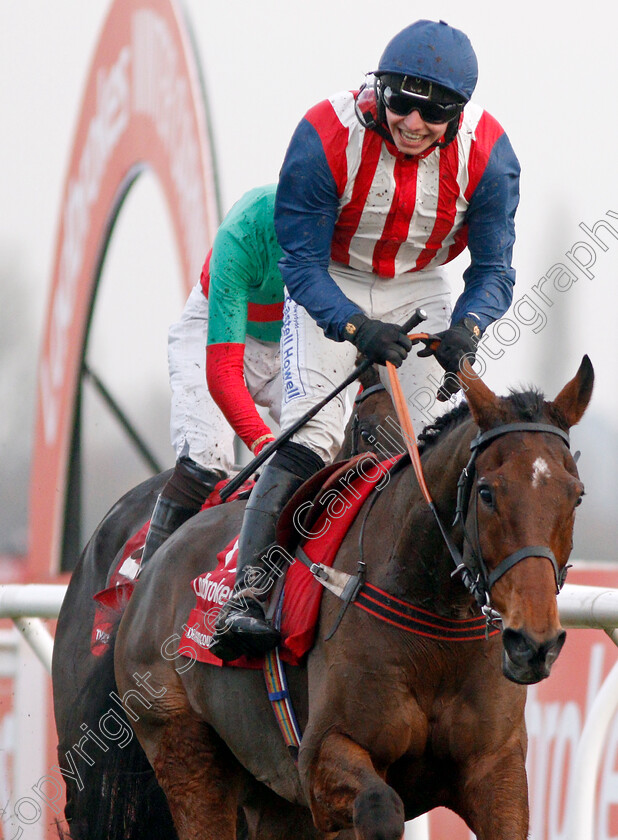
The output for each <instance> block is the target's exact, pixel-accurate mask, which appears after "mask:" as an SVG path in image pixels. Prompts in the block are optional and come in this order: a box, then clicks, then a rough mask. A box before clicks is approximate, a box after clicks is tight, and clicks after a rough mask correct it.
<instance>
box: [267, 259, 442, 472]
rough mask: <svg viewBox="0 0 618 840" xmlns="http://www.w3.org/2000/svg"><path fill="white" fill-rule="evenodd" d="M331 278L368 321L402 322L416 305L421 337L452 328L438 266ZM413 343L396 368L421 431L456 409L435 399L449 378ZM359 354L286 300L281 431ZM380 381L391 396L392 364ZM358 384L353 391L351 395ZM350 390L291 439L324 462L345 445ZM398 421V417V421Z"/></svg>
mask: <svg viewBox="0 0 618 840" xmlns="http://www.w3.org/2000/svg"><path fill="white" fill-rule="evenodd" d="M329 273H330V275H331V276H332V277H333V279H334V280H335V282H336V283H337V285H338V286H339V287H340V288H341V290H342V291H343V292H344V294H345V295H346V296H347V297H348V298H349V299H350V300H351V301H353V302H354V303H356V304H357V305H358V306H360V308H361V309H362V310H363V312H364V313H365V314H366V315H367V316H368V317H369V318H379V319H380V320H382V321H389V322H391V323H397V324H403V323H404V322H405V321H406V320H407V319H408V318H409V317H410V316H411V315H412V313H413V312H414V310H415V309H416V308H417V307H422V308H423V309H424V310H425V312H426V313H427V316H428V317H427V320H426V321H424V322H423V323H422V324H421V325H420V326H419V327H418V328H417V329H416V332H430V333H432V332H438V331H440V330H444V329H446V328H447V327H448V325H449V321H450V316H451V303H450V289H449V286H448V282H447V280H446V277H445V275H444V273H443V272H442V271H441V270H440V269H438V270H435V269H432V270H430V271H422V272H418V273H415V274H406V275H400V276H398V277H394V278H392V279H390V278H389V279H385V278H381V277H377V276H376V275H372V274H367V273H364V272H359V271H356V270H353V269H350V268H348V267H347V266H342V265H339V264H333V263H331V265H330V267H329ZM422 347H424V345H422V344H420V345H415V346H414V347H413V348H412V350H411V352H410V354H409V355H408V358H407V359H406V360H405V362H404V363H403V364H402V365H401V367H400V368H399V369H398V371H397V372H398V374H399V379H400V381H401V386H402V389H403V393H404V395H405V397H406V400H407V403H408V408H409V411H410V417H411V420H412V425H413V427H414V431H415V433H416V434H417V435H418V433H419V432H420V431H421V430H422V429H423V427H424V426H425V425H427V424H428V423H430V422H433V420H435V418H436V417H437V416H438V415H440V414H442V413H444V411H445V410H447V409H449V408H451V407H452V404H451V403H449V402H446V403H439V402H437V401H436V396H435V395H436V390H437V388H438V386H439V384H440V381H441V380H442V377H443V375H444V371H443V369H442V368H441V367H440V365H439V364H438V362H437V361H436V359H435V358H434V357H433V356H430V357H429V358H421V359H419V358H418V356H417V355H416V353H417V351H418V350H419V349H421V348H422ZM356 358H357V350H356V348H355V347H354V345H352V344H351V343H350V342H349V341H343V342H337V341H332V340H331V339H328V338H326V337H325V336H324V333H323V332H322V330H321V329H320V328H319V327H318V326H317V324H316V323H315V321H314V320H313V319H312V318H311V316H310V315H309V314H308V313H307V311H306V310H305V309H304V308H303V307H302V306H299V305H298V304H296V303H295V302H294V301H292V300H291V299H290V298H289V297H287V296H286V301H285V310H284V321H283V330H282V333H281V360H282V366H283V370H282V373H283V400H284V401H283V406H282V411H281V428H282V430H283V431H285V429H288V428H289V427H290V426H291V425H292V424H293V423H294V422H295V421H296V420H298V419H299V418H300V417H301V416H302V415H303V414H304V413H305V412H307V411H308V410H309V409H311V408H312V407H313V406H314V405H315V404H316V403H317V402H319V401H320V400H321V399H323V398H324V397H325V396H326V395H327V394H328V393H329V392H330V391H332V390H334V388H336V386H337V385H339V384H340V383H341V382H343V380H344V379H345V378H346V376H348V374H349V373H350V372H351V371H352V370H353V368H354V366H355V364H356ZM379 370H380V378H381V379H382V382H383V383H384V385H385V387H386V388H387V389H388V390H389V391H390V384H389V381H388V373H387V370H386V367H384V366H382V365H380V367H379ZM357 389H358V385H356V384H354V385H352V386H350V390H351V392H352V397H353V395H354V394H355V393H356V391H357ZM345 403H346V400H345V393H342V394H340V395H339V396H338V397H336V398H335V399H333V400H331V401H330V402H329V403H328V404H327V405H326V406H325V407H324V408H323V409H321V411H319V412H318V413H317V414H316V416H315V417H314V418H313V419H312V420H310V421H308V422H307V423H306V424H305V425H304V426H303V427H302V428H301V429H299V431H298V432H296V433H295V434H294V436H293V437H292V440H293V441H295V442H297V443H302V444H304V445H305V446H307V447H309V449H312V450H313V451H314V452H316V453H317V454H318V455H320V457H321V458H323V459H324V461H325V462H326V463H330V462H332V460H333V458H334V456H335V454H336V453H337V451H338V450H339V448H340V447H341V444H342V441H343V436H344V428H345V422H344V417H345ZM393 419H394V420H395V421H396V417H394V418H393Z"/></svg>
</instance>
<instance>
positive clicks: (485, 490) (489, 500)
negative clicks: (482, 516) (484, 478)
mask: <svg viewBox="0 0 618 840" xmlns="http://www.w3.org/2000/svg"><path fill="white" fill-rule="evenodd" d="M479 496H480V498H481V501H482V502H484V503H485V504H486V505H491V507H493V505H494V494H493V493H492V492H491V488H489V487H488V486H487V485H486V484H483V485H481V486H480V487H479Z"/></svg>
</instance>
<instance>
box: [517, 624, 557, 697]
mask: <svg viewBox="0 0 618 840" xmlns="http://www.w3.org/2000/svg"><path fill="white" fill-rule="evenodd" d="M565 639H566V632H565V631H564V630H560V632H559V633H557V634H556V635H555V636H554V637H553V639H549V640H547V641H543V642H535V641H534V640H533V639H531V638H530V636H528V634H527V633H525V632H523V631H522V630H513V629H511V628H510V627H507V628H506V629H505V630H504V632H503V633H502V645H503V652H502V673H503V674H504V676H505V677H507V679H509V680H511V681H512V682H515V683H520V684H521V685H532V684H533V683H538V682H540V681H541V680H544V679H546V677H548V676H549V674H550V671H551V668H552V665H553V664H554V662H555V661H556V659H557V658H558V654H559V653H560V651H561V650H562V646H563V644H564V640H565Z"/></svg>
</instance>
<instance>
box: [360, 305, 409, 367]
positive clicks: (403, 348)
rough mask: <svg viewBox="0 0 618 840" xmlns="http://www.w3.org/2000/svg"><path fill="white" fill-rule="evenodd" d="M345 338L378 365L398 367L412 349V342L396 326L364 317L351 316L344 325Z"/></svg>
mask: <svg viewBox="0 0 618 840" xmlns="http://www.w3.org/2000/svg"><path fill="white" fill-rule="evenodd" d="M343 334H344V336H345V338H347V340H348V341H351V342H352V344H354V346H355V347H357V348H358V350H359V351H360V352H361V353H362V354H363V356H365V357H366V358H367V359H369V361H370V362H375V363H376V364H378V365H385V364H386V363H387V362H391V363H392V364H393V365H394V366H395V367H397V368H398V367H399V366H400V365H401V363H402V362H403V360H404V359H405V358H406V356H407V355H408V353H409V352H410V350H411V349H412V342H411V341H410V339H409V338H408V336H407V335H406V334H405V333H404V332H402V331H401V327H399V326H398V325H397V324H385V323H384V321H377V320H373V319H371V318H368V317H367V316H366V315H362V314H358V315H353V316H352V317H351V318H350V320H349V321H348V323H347V324H346V325H345V328H344V332H343Z"/></svg>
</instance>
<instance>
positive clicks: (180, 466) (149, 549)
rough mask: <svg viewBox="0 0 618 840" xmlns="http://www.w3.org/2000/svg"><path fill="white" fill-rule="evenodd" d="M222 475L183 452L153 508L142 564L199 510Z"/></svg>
mask: <svg viewBox="0 0 618 840" xmlns="http://www.w3.org/2000/svg"><path fill="white" fill-rule="evenodd" d="M222 478H223V476H222V475H220V474H219V473H218V472H216V471H215V470H209V469H206V468H205V467H201V466H200V465H199V464H196V463H195V461H193V460H192V459H191V458H188V457H186V456H183V457H181V458H179V459H178V461H177V462H176V467H175V468H174V472H173V473H172V475H171V476H170V478H169V481H168V482H167V484H166V485H165V487H164V488H163V490H162V491H161V493H160V494H159V497H158V498H157V501H156V504H155V506H154V510H153V512H152V517H151V519H150V527H149V528H148V533H147V534H146V542H145V544H144V551H143V553H142V560H141V566H142V568H143V566H144V564H145V563H147V562H148V560H150V558H151V557H152V555H153V554H154V553H155V551H156V550H157V549H158V548H159V547H160V546H162V545H163V543H164V542H165V540H166V539H167V538H168V537H170V536H171V535H172V534H173V533H174V531H176V529H177V528H180V526H181V525H183V524H184V523H185V522H186V521H187V519H190V518H191V517H192V516H194V515H195V514H196V513H197V512H198V511H199V510H200V508H201V507H202V505H203V504H204V502H205V501H206V499H207V498H208V496H209V495H210V494H211V493H212V491H213V490H214V489H215V485H216V484H217V483H218V482H219V481H221V479H222Z"/></svg>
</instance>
